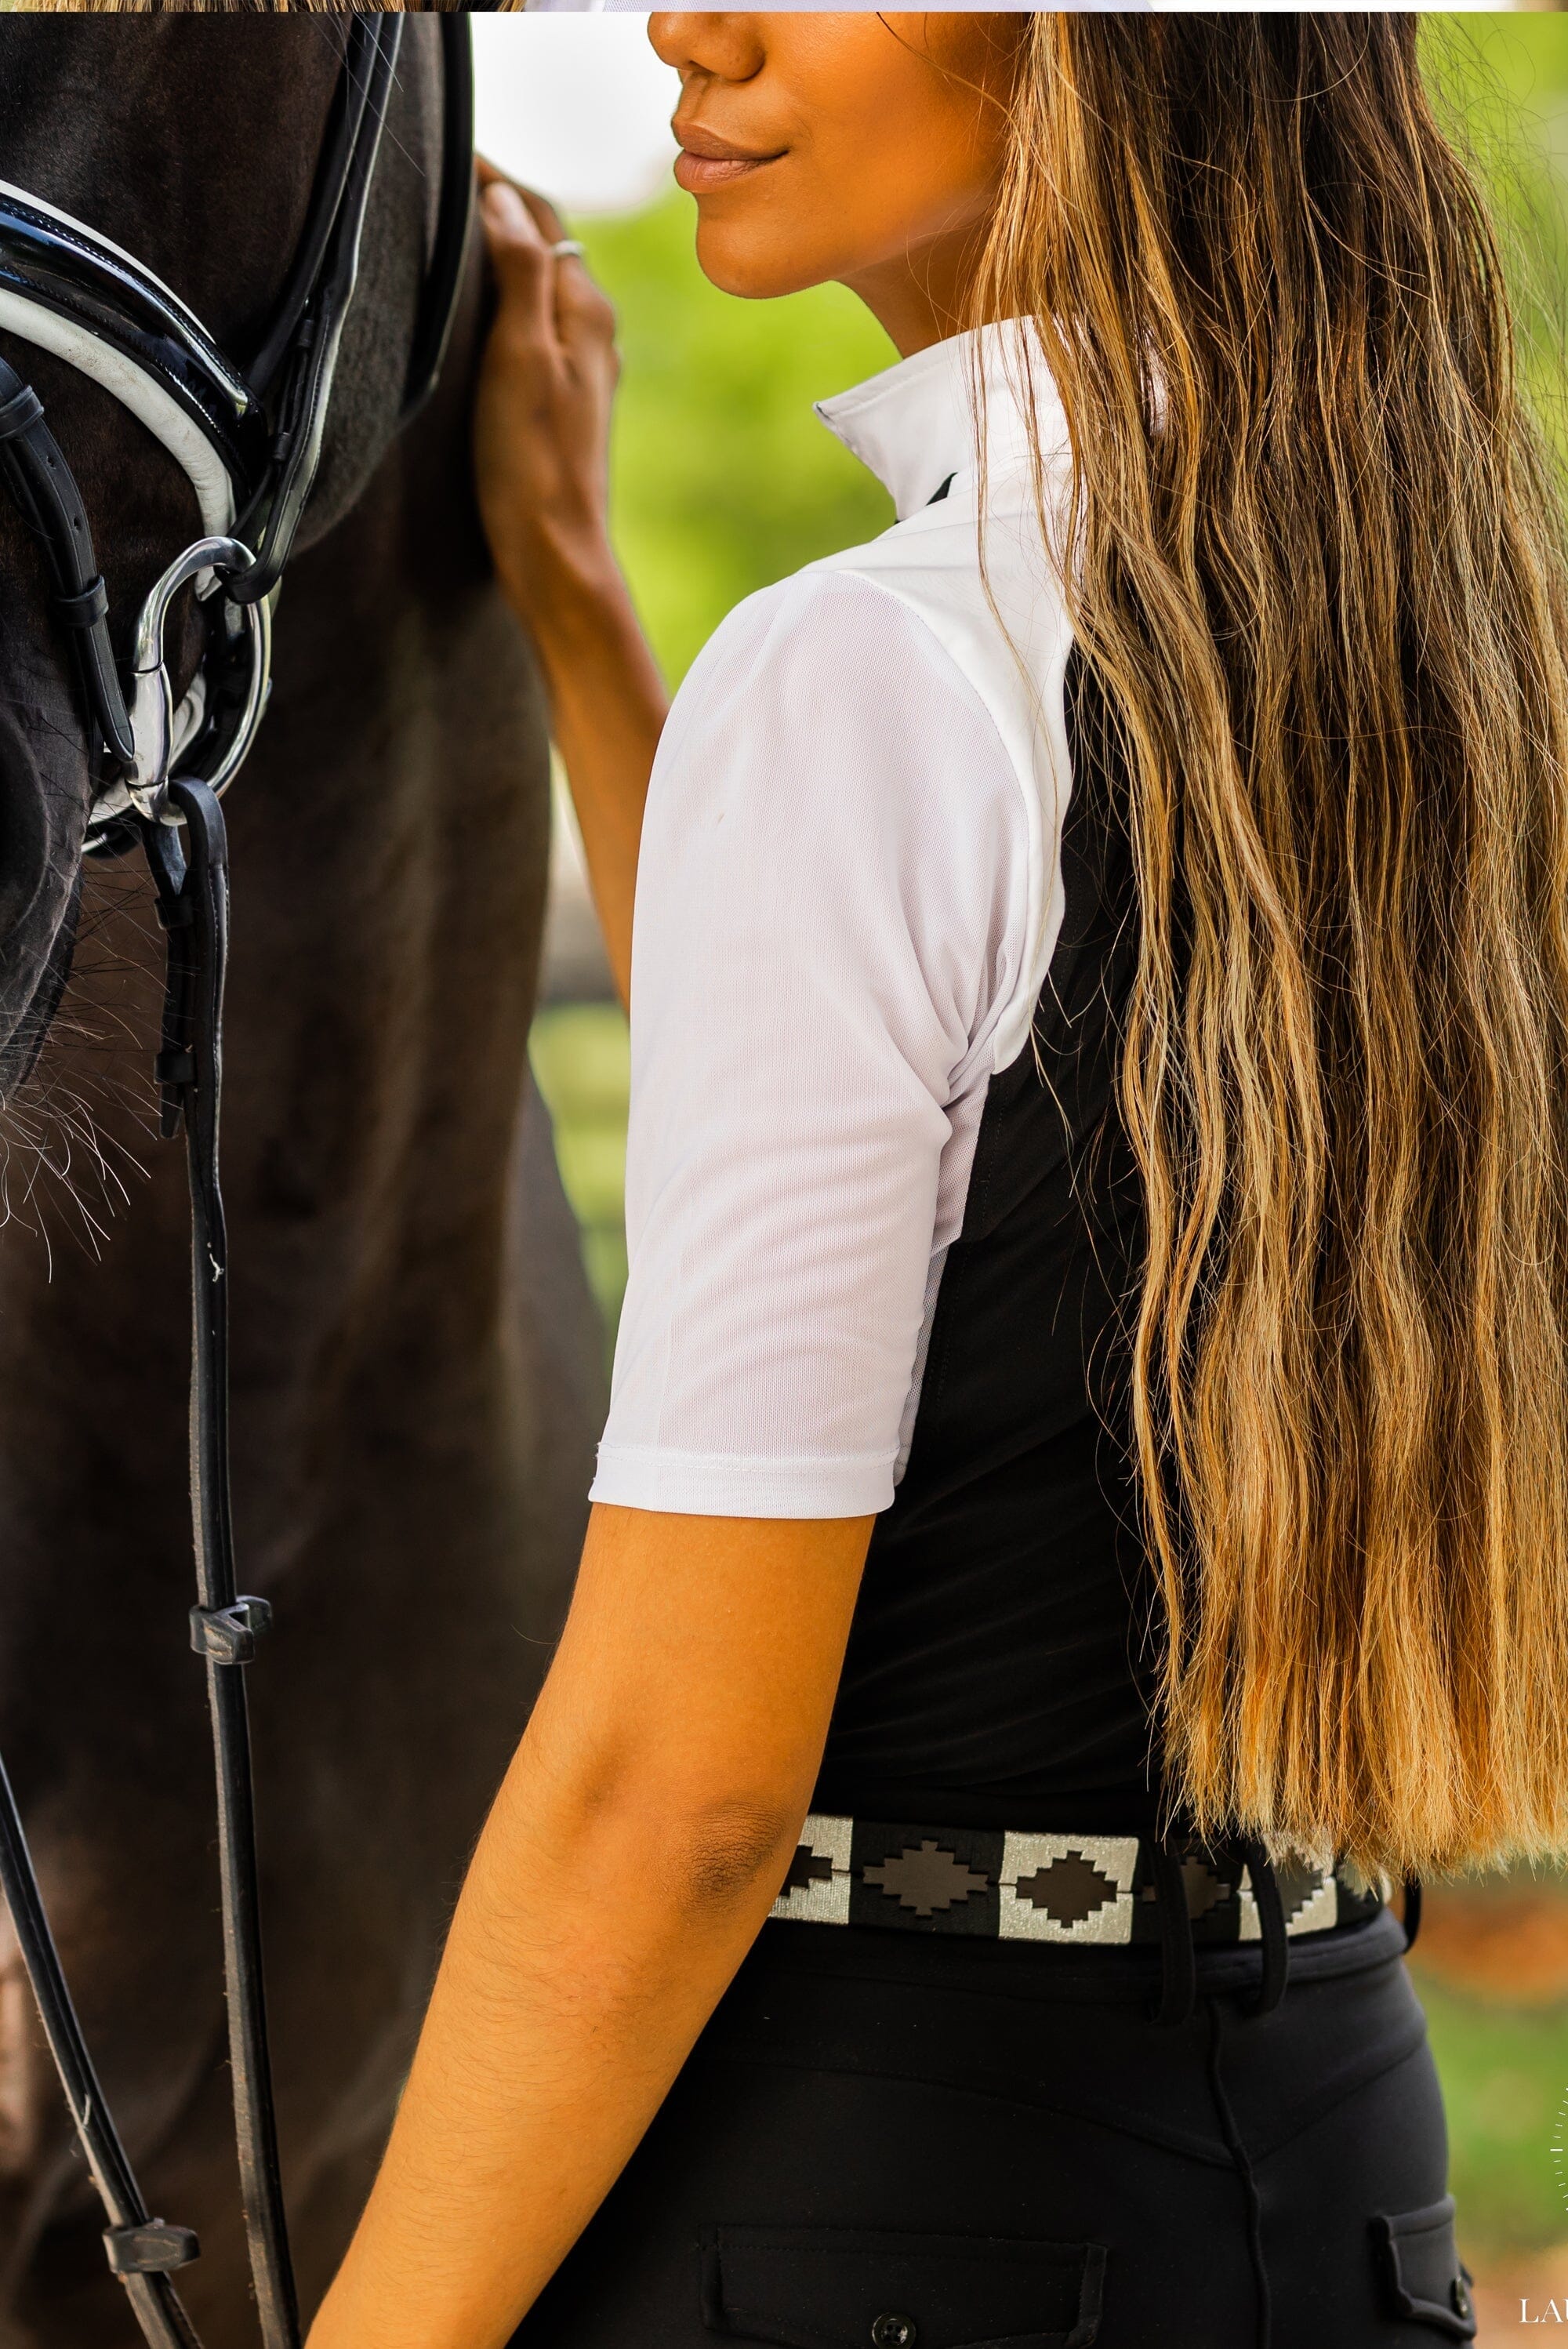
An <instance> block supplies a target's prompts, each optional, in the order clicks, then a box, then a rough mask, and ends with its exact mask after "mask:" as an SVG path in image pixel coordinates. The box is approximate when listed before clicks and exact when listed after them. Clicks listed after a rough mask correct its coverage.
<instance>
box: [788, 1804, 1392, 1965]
mask: <svg viewBox="0 0 1568 2349" xmlns="http://www.w3.org/2000/svg"><path fill="white" fill-rule="evenodd" d="M1178 1848H1179V1855H1180V1857H1181V1881H1182V1884H1183V1886H1184V1888H1185V1890H1186V1895H1187V1914H1188V1916H1189V1918H1190V1919H1191V1928H1192V1939H1193V1940H1194V1941H1195V1942H1197V1943H1199V1944H1200V1945H1202V1943H1204V1942H1225V1941H1255V1940H1258V1939H1259V1932H1260V1929H1259V1924H1258V1908H1257V1902H1256V1900H1255V1899H1253V1888H1252V1882H1251V1879H1250V1877H1249V1875H1248V1871H1247V1867H1246V1863H1245V1861H1244V1860H1243V1859H1242V1858H1241V1857H1239V1855H1236V1854H1233V1853H1226V1852H1224V1851H1219V1852H1214V1851H1211V1850H1209V1849H1207V1848H1206V1847H1204V1846H1202V1845H1201V1844H1199V1843H1197V1842H1189V1843H1186V1844H1183V1845H1181V1846H1180V1847H1178ZM1274 1880H1275V1882H1276V1883H1277V1884H1278V1886H1279V1889H1280V1897H1281V1901H1282V1905H1283V1907H1284V1919H1285V1931H1286V1932H1287V1933H1288V1934H1290V1935H1293V1936H1295V1935H1299V1934H1303V1933H1325V1932H1328V1931H1330V1930H1332V1929H1333V1928H1334V1927H1335V1926H1336V1925H1350V1924H1359V1923H1361V1922H1363V1921H1364V1920H1367V1918H1370V1917H1372V1916H1375V1915H1376V1913H1377V1910H1378V1909H1380V1908H1381V1907H1382V1905H1383V1899H1382V1895H1381V1894H1380V1893H1379V1892H1378V1891H1377V1890H1376V1889H1373V1890H1370V1891H1357V1890H1356V1889H1353V1888H1352V1887H1351V1886H1350V1885H1349V1884H1348V1883H1347V1882H1346V1879H1345V1878H1344V1877H1343V1876H1341V1875H1340V1874H1339V1873H1338V1871H1337V1869H1335V1868H1327V1869H1325V1868H1312V1867H1309V1866H1307V1865H1305V1863H1302V1864H1282V1865H1280V1866H1278V1867H1276V1868H1275V1869H1274ZM769 1915H770V1917H772V1918H774V1919H776V1920H779V1922H781V1923H796V1924H802V1925H882V1926H889V1927H892V1929H893V1930H898V1931H903V1932H915V1933H970V1934H981V1935H985V1936H986V1937H988V1938H989V1939H990V1940H1002V1941H1056V1942H1059V1943H1063V1944H1068V1943H1070V1944H1072V1945H1074V1946H1075V1947H1080V1948H1081V1947H1084V1946H1086V1945H1088V1944H1090V1943H1102V1944H1103V1943H1108V1942H1122V1941H1158V1940H1159V1939H1160V1894H1159V1889H1158V1880H1157V1878H1156V1876H1155V1871H1154V1863H1153V1857H1152V1847H1151V1846H1150V1844H1149V1843H1148V1841H1147V1840H1146V1839H1145V1838H1143V1837H1139V1836H1107V1835H1015V1834H1014V1833H1013V1832H1012V1831H1011V1830H1010V1829H1004V1828H1000V1827H997V1828H992V1827H923V1826H903V1825H888V1824H886V1823H885V1822H882V1821H877V1820H868V1819H841V1818H832V1817H830V1816H826V1815H825V1814H823V1813H820V1812H816V1811H814V1812H812V1814H811V1816H810V1817H809V1818H808V1819H807V1821H806V1824H805V1826H804V1827H803V1829H802V1830H801V1837H800V1842H799V1845H798V1846H797V1847H796V1852H795V1857H794V1858H793V1860H792V1861H791V1862H790V1864H789V1875H788V1876H787V1877H786V1878H785V1879H784V1889H783V1890H782V1892H780V1894H779V1898H778V1899H777V1900H776V1901H775V1902H774V1903H773V1907H772V1909H770V1910H769Z"/></svg>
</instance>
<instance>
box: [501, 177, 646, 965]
mask: <svg viewBox="0 0 1568 2349" xmlns="http://www.w3.org/2000/svg"><path fill="white" fill-rule="evenodd" d="M480 181H481V184H482V187H483V191H484V193H483V196H482V198H481V210H482V213H483V218H484V224H485V235H486V237H487V238H488V240H489V243H490V260H491V262H492V264H494V268H495V274H496V282H497V284H498V285H499V287H500V307H499V309H498V310H497V313H496V318H495V324H494V326H492V327H491V329H490V345H489V347H488V348H487V350H486V352H485V356H484V364H483V366H482V367H481V368H480V381H479V391H478V396H477V403H476V407H475V412H474V463H475V471H476V475H477V479H478V486H479V499H480V513H481V514H482V516H483V518H484V525H485V532H486V535H487V536H488V537H489V540H490V553H491V554H492V555H493V556H494V559H495V567H496V572H497V574H498V576H499V577H500V584H501V587H502V589H503V591H504V593H505V595H506V598H507V601H508V602H509V603H510V604H511V607H512V609H513V611H514V612H515V613H516V614H517V616H518V617H519V619H520V620H521V622H522V624H523V626H525V627H526V628H527V630H528V632H529V634H530V635H531V637H532V638H533V643H534V648H535V650H536V651H537V653H538V655H539V659H540V666H541V667H542V671H543V676H544V685H545V690H546V692H547V693H548V695H549V697H550V723H551V731H552V734H553V736H554V738H555V743H556V747H557V749H558V750H560V752H561V756H562V761H564V763H565V767H566V773H567V778H568V780H569V781H570V783H571V785H572V797H573V803H574V805H575V807H576V810H577V822H578V825H579V827H580V829H581V831H582V834H583V850H584V852H585V854H586V856H587V860H588V878H589V881H590V883H591V884H592V885H593V902H594V904H595V905H597V907H598V909H599V922H600V926H601V927H602V929H603V933H604V946H605V950H606V952H607V954H608V956H609V958H610V968H611V970H612V971H613V972H614V978H615V984H616V987H617V988H619V990H620V994H621V1000H622V1001H623V1002H628V1001H629V1000H630V995H631V984H632V908H633V904H634V897H635V894H636V881H637V843H638V840H639V838H640V835H641V833H642V824H643V802H644V799H645V796H646V793H647V788H648V776H649V772H650V771H651V769H652V767H653V763H654V752H655V749H656V747H657V744H658V739H659V730H660V728H661V727H662V726H663V724H664V720H665V688H664V684H663V680H662V679H661V678H660V676H659V672H658V665H657V663H656V662H655V659H654V657H653V655H652V653H651V652H650V651H649V649H648V647H647V644H646V642H645V639H644V636H643V632H642V630H641V628H640V627H639V626H638V625H637V616H636V613H635V612H634V610H633V608H632V598H631V595H630V594H629V593H628V591H627V587H626V583H625V581H624V579H623V577H622V576H621V573H620V568H619V566H618V565H617V564H616V561H615V558H614V554H613V553H612V552H611V548H610V534H609V528H608V524H607V522H606V518H605V504H606V477H607V473H608V449H609V439H610V407H611V402H612V400H613V399H614V392H615V378H616V377H617V375H618V374H619V372H620V362H619V360H618V359H617V357H616V356H615V314H614V311H613V310H612V309H611V307H610V305H609V303H608V302H607V301H606V300H605V299H604V296H603V294H601V292H600V291H599V288H598V287H597V286H596V285H594V283H593V279H592V278H591V277H590V276H589V274H588V272H587V271H586V270H585V269H584V268H583V264H582V262H581V261H580V260H579V259H578V258H577V257H576V256H575V255H574V254H562V255H561V256H560V257H559V258H558V257H557V256H556V255H555V254H552V251H551V246H552V245H553V244H557V243H560V242H561V235H562V231H561V222H560V220H559V218H558V217H557V215H556V213H555V212H554V210H553V208H552V206H551V205H549V204H547V203H546V202H545V201H544V199H543V197H542V196H535V195H531V194H530V193H529V192H528V191H527V190H526V189H521V188H518V187H516V186H514V185H513V183H512V182H511V181H510V180H507V179H504V178H503V177H502V175H501V174H500V172H499V171H496V170H495V169H494V167H493V166H492V165H491V164H489V163H485V162H481V163H480Z"/></svg>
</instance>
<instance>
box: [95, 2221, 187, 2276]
mask: <svg viewBox="0 0 1568 2349" xmlns="http://www.w3.org/2000/svg"><path fill="white" fill-rule="evenodd" d="M103 2247H104V2250H105V2251H106V2252H107V2253H108V2263H109V2266H110V2267H111V2268H112V2269H113V2271H114V2272H115V2274H116V2275H117V2276H133V2275H167V2274H168V2273H169V2271H170V2268H183V2267H188V2266H189V2265H190V2263H191V2261H192V2260H197V2259H200V2258H201V2244H200V2243H199V2242H198V2240H197V2239H196V2233H195V2230H194V2229H193V2228H191V2227H171V2226H170V2223H169V2221H168V2220H167V2219H145V2220H143V2221H142V2223H141V2225H140V2226H139V2227H108V2228H106V2229H105V2230H104V2239H103Z"/></svg>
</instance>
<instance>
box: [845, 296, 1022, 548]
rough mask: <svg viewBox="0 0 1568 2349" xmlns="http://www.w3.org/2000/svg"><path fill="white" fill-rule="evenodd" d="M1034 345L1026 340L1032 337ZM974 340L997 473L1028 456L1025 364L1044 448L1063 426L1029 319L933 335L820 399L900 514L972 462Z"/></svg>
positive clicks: (990, 460)
mask: <svg viewBox="0 0 1568 2349" xmlns="http://www.w3.org/2000/svg"><path fill="white" fill-rule="evenodd" d="M976 344H978V346H979V351H980V369H981V382H982V386H983V390H984V397H985V464H986V470H987V471H988V472H994V473H1000V472H1003V471H1007V470H1010V469H1011V468H1013V467H1015V466H1016V465H1018V464H1020V463H1026V462H1027V460H1028V453H1029V436H1028V425H1027V420H1026V413H1025V409H1024V405H1023V402H1022V400H1021V398H1020V385H1019V381H1018V378H1020V377H1021V376H1022V374H1023V371H1024V368H1025V367H1027V368H1028V371H1029V375H1030V377H1031V378H1032V380H1033V384H1034V398H1035V409H1036V415H1037V422H1038V426H1039V430H1040V436H1041V440H1042V442H1043V444H1044V445H1045V447H1046V448H1047V449H1048V448H1049V447H1050V446H1051V445H1052V444H1053V442H1055V441H1056V440H1058V439H1060V438H1062V437H1063V435H1064V433H1065V427H1064V425H1063V422H1062V419H1061V409H1060V404H1059V402H1058V401H1057V395H1056V390H1055V387H1054V386H1053V385H1052V383H1051V380H1050V378H1049V376H1048V375H1047V373H1046V367H1045V361H1044V358H1043V357H1042V356H1041V353H1040V348H1039V344H1038V341H1037V338H1036V336H1034V335H1033V333H1032V332H1031V331H1030V328H1029V326H1028V324H1027V322H1026V321H1025V320H1022V319H1008V320H1006V321H1004V322H1003V323H1001V324H999V325H996V326H979V327H976V328H975V329H974V330H973V331H972V332H970V333H969V334H966V335H952V336H949V337H948V339H947V340H946V341H945V342H942V343H933V344H932V345H931V346H930V347H929V348H928V349H926V350H923V351H916V352H915V353H914V354H913V357H910V358H907V359H900V360H899V361H898V363H897V365H896V366H894V367H884V368H883V369H882V373H881V374H880V375H873V376H872V378H870V379H869V381H867V382H865V383H861V384H857V385H856V386H855V388H854V389H853V390H852V391H841V392H840V393H838V394H837V396H836V397H835V398H832V399H819V400H818V401H817V402H816V409H817V413H818V415H819V416H820V418H821V419H822V421H823V423H824V424H825V425H826V426H827V428H828V429H829V431H830V432H831V433H832V434H833V435H834V436H835V438H836V439H838V440H841V441H842V442H843V444H844V446H845V448H846V449H848V450H850V451H851V454H853V455H854V456H856V457H858V458H859V459H860V460H861V464H862V465H866V466H869V467H870V469H871V471H872V472H873V473H874V474H875V475H876V477H877V479H878V481H881V483H882V487H883V488H884V489H885V490H886V491H887V492H889V494H890V495H891V497H892V502H893V505H894V508H895V509H896V511H897V514H898V518H899V520H900V522H903V521H905V520H906V519H907V517H908V516H909V515H910V514H912V513H915V512H918V511H919V509H920V508H921V507H922V506H923V505H926V504H928V503H929V502H930V500H931V498H932V496H933V494H934V492H936V491H937V490H939V489H940V488H941V487H942V484H943V482H944V481H946V480H947V479H948V478H949V476H950V475H953V474H960V473H968V472H970V471H973V469H974V465H975V414H974V406H973V399H972V376H971V369H972V365H973V361H972V358H971V353H972V352H973V350H974V349H975V346H976ZM1025 344H1027V345H1028V346H1032V347H1021V346H1024V345H1025Z"/></svg>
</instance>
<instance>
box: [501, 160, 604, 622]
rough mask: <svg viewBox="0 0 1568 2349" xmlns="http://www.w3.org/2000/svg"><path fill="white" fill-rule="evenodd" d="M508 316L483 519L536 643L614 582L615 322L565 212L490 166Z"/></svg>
mask: <svg viewBox="0 0 1568 2349" xmlns="http://www.w3.org/2000/svg"><path fill="white" fill-rule="evenodd" d="M479 168H480V186H481V190H482V193H481V197H480V214H481V217H482V219H483V222H484V231H485V237H486V240H487V242H488V243H489V246H490V262H491V264H492V266H493V268H494V270H495V275H496V283H497V286H498V288H499V292H500V305H499V307H498V309H497V312H496V317H495V322H494V325H493V326H492V327H491V329H490V343H489V346H488V347H487V349H486V351H485V357H484V364H483V367H482V368H481V370H480V382H479V392H478V398H477V402H476V406H475V411H474V461H475V470H476V474H477V478H478V486H479V499H480V512H481V514H482V516H483V518H484V525H485V531H486V534H487V535H488V537H489V539H490V551H491V554H492V555H493V556H494V559H495V565H496V570H497V572H498V574H500V582H501V585H502V587H503V588H504V590H505V592H506V595H507V599H508V601H509V602H510V603H511V605H512V606H513V608H514V609H515V611H516V612H517V613H518V616H519V617H520V618H521V619H522V620H523V621H524V622H525V624H526V625H527V626H529V627H530V628H531V630H532V631H533V632H534V634H535V635H536V636H542V635H544V634H545V633H546V632H547V631H548V630H549V629H550V627H551V626H552V623H553V622H554V620H555V619H556V617H557V616H558V615H559V614H560V612H561V610H562V605H563V603H567V604H570V603H573V602H575V601H576V600H578V599H579V598H581V597H582V596H583V594H584V593H586V594H588V595H595V594H603V593H604V592H605V591H606V590H607V588H608V587H609V586H610V584H611V581H612V580H613V578H614V572H615V565H614V557H613V555H612V554H611V552H610V540H609V531H608V525H607V521H606V502H607V477H608V449H609V436H610V409H611V403H612V401H613V399H614V391H615V382H616V378H617V377H618V375H619V372H620V361H619V359H618V357H617V356H616V351H615V314H614V310H613V309H612V308H611V306H610V304H609V302H608V301H607V300H606V299H605V297H604V295H603V294H602V293H601V292H600V290H599V288H598V286H596V285H594V283H593V279H592V278H591V277H590V276H589V274H588V272H587V270H586V269H585V268H584V267H583V263H582V261H581V260H580V259H579V258H578V257H577V256H576V255H575V254H562V255H561V256H560V257H559V258H558V257H557V256H556V255H555V254H553V253H552V250H551V247H552V245H554V244H557V243H560V242H561V241H562V238H563V237H564V235H565V231H564V230H563V228H562V224H561V221H560V218H559V216H558V215H557V213H556V212H555V210H554V208H553V206H552V205H551V204H548V203H547V202H545V200H544V198H543V197H542V196H537V195H534V194H533V193H531V191H529V190H528V189H526V188H519V187H518V186H517V185H516V184H515V183H514V182H513V181H510V180H508V179H506V178H505V177H504V176H503V174H502V173H500V171H497V170H496V169H495V167H494V165H493V164H490V163H487V162H485V161H484V160H482V159H481V160H480V167H479Z"/></svg>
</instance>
